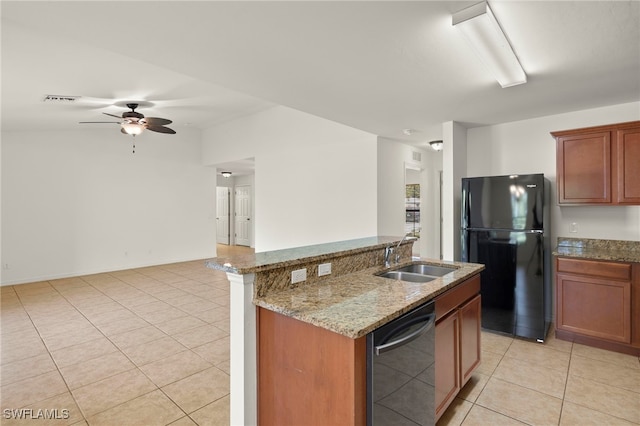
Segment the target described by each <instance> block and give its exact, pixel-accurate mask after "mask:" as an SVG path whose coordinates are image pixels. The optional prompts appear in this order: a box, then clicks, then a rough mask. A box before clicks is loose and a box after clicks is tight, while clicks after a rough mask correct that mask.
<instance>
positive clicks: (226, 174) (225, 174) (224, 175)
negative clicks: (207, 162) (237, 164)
mask: <svg viewBox="0 0 640 426" xmlns="http://www.w3.org/2000/svg"><path fill="white" fill-rule="evenodd" d="M220 174H221V175H222V176H223V177H226V178H229V177H231V172H221V173H220Z"/></svg>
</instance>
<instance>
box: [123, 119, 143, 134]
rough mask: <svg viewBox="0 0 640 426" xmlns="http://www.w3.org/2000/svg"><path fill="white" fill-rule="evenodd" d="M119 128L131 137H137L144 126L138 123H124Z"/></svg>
mask: <svg viewBox="0 0 640 426" xmlns="http://www.w3.org/2000/svg"><path fill="white" fill-rule="evenodd" d="M121 126H122V128H123V129H124V131H125V133H126V134H128V135H131V136H136V135H139V134H140V133H142V131H143V130H144V126H143V125H142V124H139V123H131V122H124V123H122V124H121Z"/></svg>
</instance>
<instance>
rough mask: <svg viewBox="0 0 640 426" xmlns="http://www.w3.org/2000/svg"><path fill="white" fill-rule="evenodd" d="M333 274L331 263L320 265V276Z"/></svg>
mask: <svg viewBox="0 0 640 426" xmlns="http://www.w3.org/2000/svg"><path fill="white" fill-rule="evenodd" d="M330 273H331V263H321V264H320V265H318V276H319V277H322V276H324V275H329V274H330Z"/></svg>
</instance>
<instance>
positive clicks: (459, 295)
mask: <svg viewBox="0 0 640 426" xmlns="http://www.w3.org/2000/svg"><path fill="white" fill-rule="evenodd" d="M478 293H480V274H478V275H474V276H473V277H471V278H469V279H467V280H466V281H465V282H463V283H462V284H459V285H458V286H456V287H454V288H452V289H451V290H448V291H447V292H445V293H444V294H442V295H440V296H438V297H437V298H436V321H438V320H440V319H442V318H444V317H445V316H446V315H447V314H448V313H449V312H451V311H452V310H453V309H455V308H457V307H458V306H460V305H462V304H463V303H464V302H466V301H467V300H469V299H471V298H472V297H473V296H475V295H476V294H478Z"/></svg>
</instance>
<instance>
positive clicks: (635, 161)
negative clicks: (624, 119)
mask: <svg viewBox="0 0 640 426" xmlns="http://www.w3.org/2000/svg"><path fill="white" fill-rule="evenodd" d="M551 135H553V136H554V137H555V138H556V162H557V185H558V203H559V204H564V205H571V204H604V205H612V204H628V205H630V204H640V121H632V122H628V123H619V124H612V125H607V126H598V127H588V128H583V129H574V130H564V131H559V132H552V133H551Z"/></svg>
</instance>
